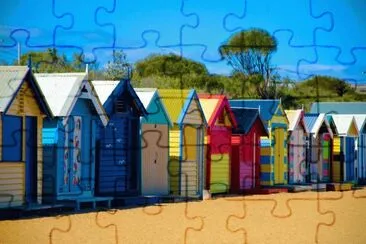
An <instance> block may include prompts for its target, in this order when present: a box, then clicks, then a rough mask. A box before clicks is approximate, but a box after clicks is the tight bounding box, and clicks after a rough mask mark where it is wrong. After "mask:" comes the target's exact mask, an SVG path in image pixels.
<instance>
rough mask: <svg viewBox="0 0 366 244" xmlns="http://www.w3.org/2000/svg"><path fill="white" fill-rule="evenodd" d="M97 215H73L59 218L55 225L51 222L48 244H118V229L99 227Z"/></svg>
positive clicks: (111, 226)
mask: <svg viewBox="0 0 366 244" xmlns="http://www.w3.org/2000/svg"><path fill="white" fill-rule="evenodd" d="M98 215H99V213H98V212H96V213H87V214H74V215H70V216H64V217H61V218H60V219H59V220H57V223H55V221H53V223H52V226H53V228H52V229H51V230H50V232H49V243H52V244H54V243H118V236H117V233H118V230H117V228H118V227H117V226H113V225H109V226H101V225H99V224H98ZM60 225H61V226H62V227H59V226H60Z"/></svg>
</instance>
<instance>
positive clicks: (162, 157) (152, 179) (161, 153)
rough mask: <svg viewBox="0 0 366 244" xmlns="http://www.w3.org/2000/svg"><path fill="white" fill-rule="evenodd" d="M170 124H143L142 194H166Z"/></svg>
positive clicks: (167, 190)
mask: <svg viewBox="0 0 366 244" xmlns="http://www.w3.org/2000/svg"><path fill="white" fill-rule="evenodd" d="M168 133H169V128H168V125H164V124H143V125H142V144H141V146H142V194H144V195H155V194H158V195H166V194H168V192H169V184H168V183H169V181H168V159H169V155H168V152H169V147H168Z"/></svg>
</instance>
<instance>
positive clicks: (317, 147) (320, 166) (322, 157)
mask: <svg viewBox="0 0 366 244" xmlns="http://www.w3.org/2000/svg"><path fill="white" fill-rule="evenodd" d="M304 120H305V125H306V127H307V128H308V131H309V134H308V139H307V140H308V143H307V152H306V155H307V157H306V158H307V159H306V182H308V183H310V182H312V183H319V182H324V183H326V182H329V181H330V167H331V163H332V159H333V158H332V155H333V149H332V148H333V130H332V127H333V128H334V126H331V124H330V123H329V122H328V120H327V119H326V115H325V114H323V113H321V114H317V113H306V114H305V117H304Z"/></svg>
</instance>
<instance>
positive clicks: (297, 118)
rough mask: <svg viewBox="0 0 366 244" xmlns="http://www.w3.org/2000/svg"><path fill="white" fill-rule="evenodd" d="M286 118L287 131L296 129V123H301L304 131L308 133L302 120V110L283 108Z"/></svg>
mask: <svg viewBox="0 0 366 244" xmlns="http://www.w3.org/2000/svg"><path fill="white" fill-rule="evenodd" d="M285 113H286V116H287V119H288V121H289V128H288V130H289V131H293V130H295V129H296V127H297V125H299V124H301V125H303V127H304V129H305V132H306V133H308V132H309V130H308V128H307V126H306V125H305V122H304V110H302V109H296V110H285Z"/></svg>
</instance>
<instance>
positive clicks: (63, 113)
mask: <svg viewBox="0 0 366 244" xmlns="http://www.w3.org/2000/svg"><path fill="white" fill-rule="evenodd" d="M35 77H36V78H37V81H38V84H39V86H40V88H41V90H42V92H43V94H44V96H45V99H46V101H47V104H48V105H49V107H50V109H51V111H52V114H53V115H54V116H60V117H68V116H69V115H70V113H71V111H72V109H73V107H74V105H75V103H76V101H77V99H78V98H79V96H80V92H81V89H82V88H83V86H85V88H86V89H87V91H88V94H89V96H90V98H91V101H92V103H93V105H94V107H95V109H96V111H97V113H98V115H99V117H100V119H101V121H102V122H103V124H104V125H106V124H107V123H108V117H107V115H106V113H105V110H104V108H103V106H102V104H101V103H100V101H99V100H98V99H97V97H96V94H95V92H94V91H93V89H92V87H91V84H90V83H89V82H88V81H87V76H86V73H52V74H49V73H39V74H35Z"/></svg>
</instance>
